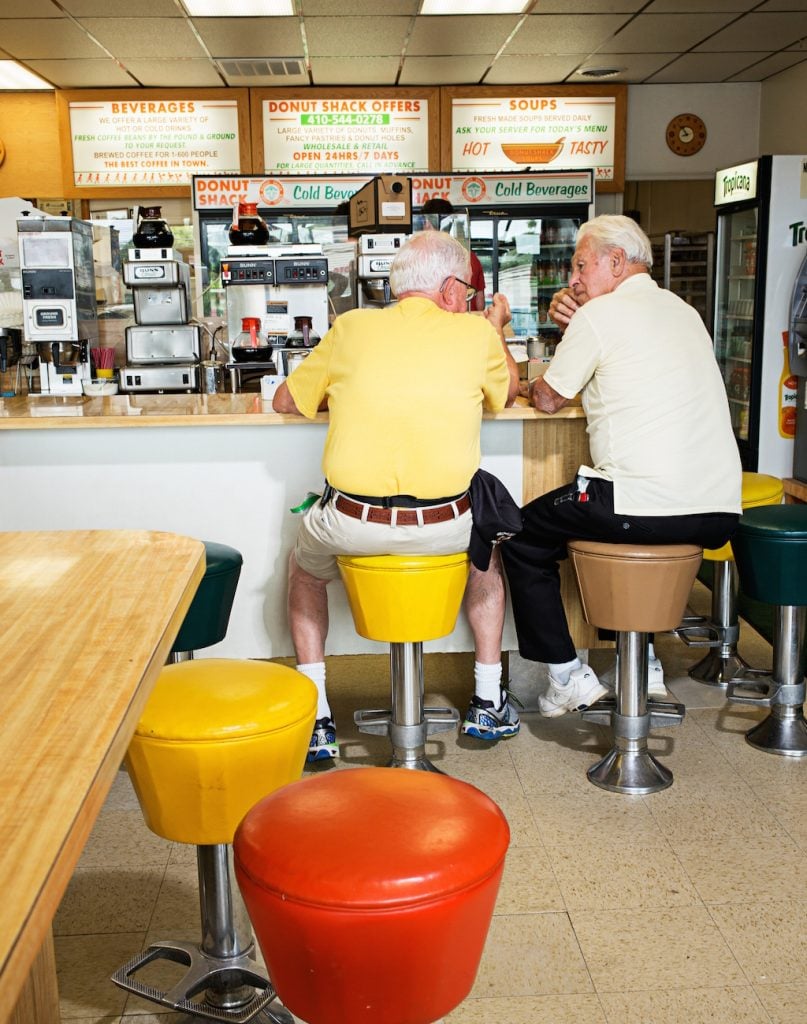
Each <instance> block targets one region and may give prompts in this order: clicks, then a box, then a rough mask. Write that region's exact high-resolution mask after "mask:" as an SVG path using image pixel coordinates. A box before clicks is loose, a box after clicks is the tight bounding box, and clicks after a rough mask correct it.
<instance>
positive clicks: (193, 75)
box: [126, 58, 222, 89]
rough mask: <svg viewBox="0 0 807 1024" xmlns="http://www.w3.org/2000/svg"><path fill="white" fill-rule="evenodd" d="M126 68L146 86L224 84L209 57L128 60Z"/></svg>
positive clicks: (207, 85) (200, 87) (169, 86)
mask: <svg viewBox="0 0 807 1024" xmlns="http://www.w3.org/2000/svg"><path fill="white" fill-rule="evenodd" d="M126 68H127V70H128V71H130V72H131V74H133V75H134V76H135V78H136V79H137V80H138V81H139V82H142V83H143V85H145V86H153V87H156V86H166V87H168V88H172V87H174V86H190V87H192V88H195V89H204V88H207V87H211V88H216V87H220V86H221V85H222V80H221V76H220V75H219V74H218V72H217V71H216V68H215V65H214V64H212V63H211V62H210V61H209V60H208V59H207V58H204V59H195V58H191V59H190V60H127V61H126Z"/></svg>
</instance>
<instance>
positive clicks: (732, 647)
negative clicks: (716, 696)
mask: <svg viewBox="0 0 807 1024" xmlns="http://www.w3.org/2000/svg"><path fill="white" fill-rule="evenodd" d="M783 494H784V488H783V485H782V481H781V480H780V479H779V478H778V477H775V476H768V475H767V474H765V473H743V485H742V506H743V510H745V509H749V508H758V507H760V506H762V505H780V504H781V502H782V496H783ZM703 557H704V559H705V560H706V561H707V562H712V565H713V569H714V574H713V580H712V608H711V613H710V615H709V617H708V618H703V617H700V616H690V617H687V618H684V619H683V621H682V623H681V625H680V626H679V627H678V628H677V629H676V630H675V631H674V632H675V634H676V636H678V637H680V639H681V640H683V641H684V643H685V644H686V645H687V646H688V647H708V648H710V650H709V653H708V654H707V655H706V656H705V657H704V658H701V660H700V661H699V662H698V663H697V664H695V665H693V666H692V668H691V669H690V670H689V675H690V676H691V677H692V678H693V679H697V680H698V682H700V683H706V684H707V685H708V686H721V687H724V686H727V685H728V684H729V683H730V682H731V681H732V679H736V678H737V677H738V676H741V675H742V674H743V673H744V672H746V671H747V670H748V668H749V666H748V664H747V663H746V662H745V661H744V660H743V658H741V657H740V655H739V654H738V653H737V641H738V640H739V637H740V617H739V615H738V613H737V595H738V592H739V578H738V575H737V566H736V565H735V562H734V553H733V551H732V548H731V544H730V543H729V544H724V545H723V547H722V548H715V549H714V550H710V549H706V550H705V551H704V552H703Z"/></svg>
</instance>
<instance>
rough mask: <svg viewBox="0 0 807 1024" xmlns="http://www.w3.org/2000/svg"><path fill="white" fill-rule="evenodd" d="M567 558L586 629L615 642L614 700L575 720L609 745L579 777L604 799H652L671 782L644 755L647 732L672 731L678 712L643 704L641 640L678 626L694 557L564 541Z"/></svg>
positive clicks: (678, 549)
mask: <svg viewBox="0 0 807 1024" xmlns="http://www.w3.org/2000/svg"><path fill="white" fill-rule="evenodd" d="M568 551H569V559H570V561H571V563H572V566H573V568H574V571H575V575H576V577H577V583H578V587H579V589H580V598H581V601H582V605H583V613H584V615H585V617H586V621H587V622H589V623H591V625H593V626H599V627H601V628H603V629H612V630H615V631H616V634H617V670H616V700H615V701H613V700H611V701H606V700H600V701H598V702H597V704H596V706H595V707H593V708H590V709H587V710H585V711H583V712H582V717H583V718H585V719H586V720H588V721H593V722H599V723H601V724H610V725H611V728H612V732H613V743H614V745H613V747H612V749H611V750H610V751H609V752H608V754H606V756H605V757H604V758H602V760H601V761H599V762H598V763H597V764H595V765H592V767H591V768H589V769H588V771H587V773H586V774H587V776H588V779H589V781H590V782H592V783H593V784H594V785H595V786H599V787H600V789H607V790H609V791H610V792H612V793H626V794H633V795H637V796H639V795H645V794H648V793H657V792H659V791H660V790H662V789H666V788H667V787H668V786H670V785H672V781H673V775H672V772H671V771H670V770H669V769H668V768H665V767H664V765H662V764H660V763H659V762H658V761H657V760H656V758H655V757H654V756H653V755H652V754H651V753H650V751H649V750H648V748H647V738H648V736H649V734H650V729H651V728H653V727H660V726H663V727H666V726H671V725H678V724H680V723H681V722H682V721H683V719H684V713H685V709H684V706H683V705H682V704H675V703H673V702H667V701H655V700H653V701H648V699H647V654H648V635H649V634H650V633H656V632H662V631H663V630H668V629H672V628H673V627H674V626H675V625H677V624H678V623H679V622H680V621H681V616H682V615H683V612H684V609H685V607H686V603H687V599H688V597H689V593H690V591H691V590H692V584H693V583H694V581H695V575H696V573H697V571H698V566H699V565H700V563H701V554H702V552H701V549H700V548H698V547H694V546H693V545H690V544H674V545H664V546H661V545H658V546H656V545H635V544H604V543H602V542H600V541H589V540H571V541H569V544H568Z"/></svg>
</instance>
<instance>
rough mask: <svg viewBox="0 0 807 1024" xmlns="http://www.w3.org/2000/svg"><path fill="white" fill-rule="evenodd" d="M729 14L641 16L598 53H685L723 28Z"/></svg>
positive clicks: (607, 42) (605, 44)
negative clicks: (672, 51) (674, 51)
mask: <svg viewBox="0 0 807 1024" xmlns="http://www.w3.org/2000/svg"><path fill="white" fill-rule="evenodd" d="M731 17H732V15H730V14H641V15H640V16H639V17H638V18H635V19H634V20H633V21H632V22H631V23H630V24H629V25H626V26H625V27H624V28H623V29H622V30H621V31H620V32H618V33H617V34H616V35H615V36H613V37H612V38H611V39H608V40H607V41H606V42H605V43H603V45H602V46H601V47H600V48H599V52H600V53H614V52H617V51H619V52H620V53H656V52H662V51H663V52H665V53H669V52H670V51H671V50H679V51H680V50H688V49H690V48H691V47H693V46H695V45H696V44H697V43H699V42H700V41H701V40H702V39H704V38H705V37H706V36H710V35H712V34H713V33H714V32H718V31H719V30H720V29H721V28H723V27H724V26H725V25H726V23H727V21H728V20H729V19H730V18H731Z"/></svg>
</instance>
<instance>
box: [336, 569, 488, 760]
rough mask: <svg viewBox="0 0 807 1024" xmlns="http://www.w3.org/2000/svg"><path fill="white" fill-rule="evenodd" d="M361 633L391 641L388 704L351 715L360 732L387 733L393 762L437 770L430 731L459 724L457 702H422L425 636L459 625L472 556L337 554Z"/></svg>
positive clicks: (434, 634)
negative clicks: (431, 754)
mask: <svg viewBox="0 0 807 1024" xmlns="http://www.w3.org/2000/svg"><path fill="white" fill-rule="evenodd" d="M337 561H338V563H339V571H340V573H341V574H342V581H343V582H344V584H345V590H346V591H347V596H348V601H349V603H350V609H351V611H352V613H353V621H354V623H355V625H356V632H357V633H358V634H359V636H363V637H365V638H366V639H368V640H380V641H382V642H383V643H388V644H389V645H390V686H391V700H392V708H391V709H390V710H363V711H357V712H356V713H355V715H354V716H353V718H354V721H355V723H356V725H357V726H358V728H359V731H360V732H366V733H376V734H379V735H382V736H389V738H390V741H391V743H392V760H391V761H390V762H389V767H391V768H414V769H419V770H421V771H429V772H439V768H435V766H434V765H433V764H432V763H431V761H429V759H428V758H427V757H426V737H427V736H430V735H431V734H432V733H436V732H444V731H445V730H447V729H453V728H454V727H455V726H457V725H459V720H460V716H459V712H458V711H457V709H456V708H436V707H428V708H427V707H424V701H423V642H424V641H425V640H436V639H437V638H438V637H441V636H446V635H447V634H448V633H450V632H451V631H452V630H453V629H454V625H455V623H456V621H457V615H458V614H459V610H460V606H461V605H462V596H463V594H464V593H465V584H466V582H467V580H468V566H469V564H470V563H469V560H468V555H467V554H466V553H465V552H464V551H462V552H459V553H458V554H453V555H372V556H367V557H365V556H362V557H353V556H348V555H342V556H340V557H339V558H338V559H337Z"/></svg>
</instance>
